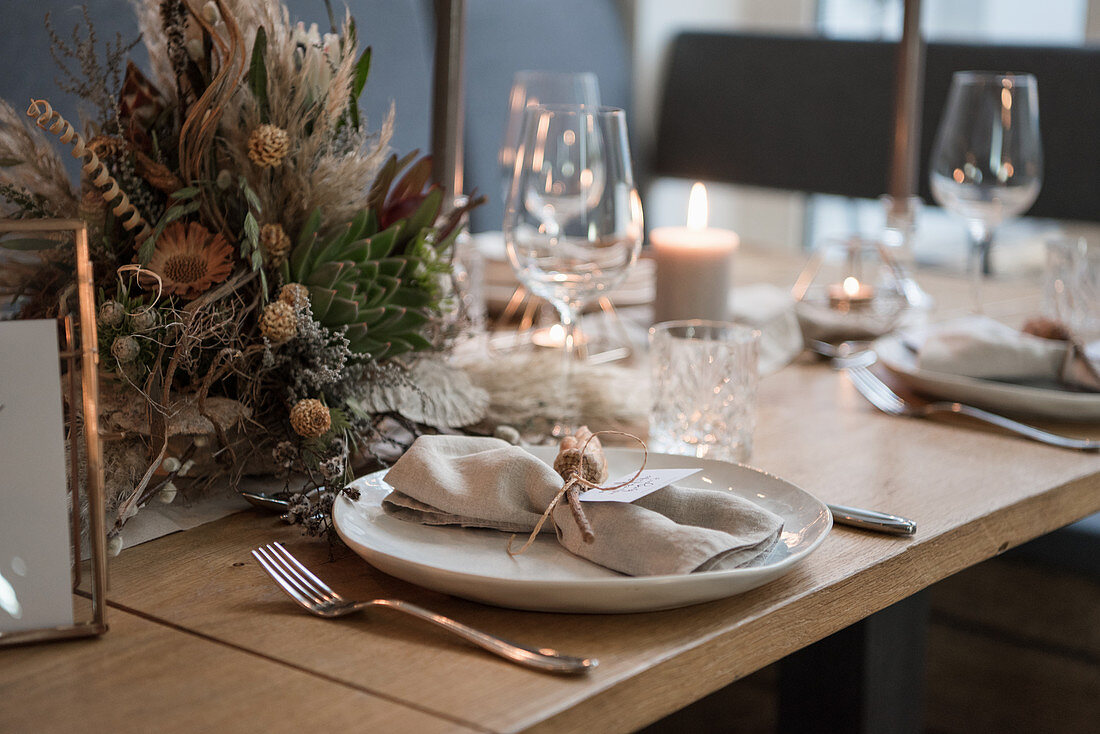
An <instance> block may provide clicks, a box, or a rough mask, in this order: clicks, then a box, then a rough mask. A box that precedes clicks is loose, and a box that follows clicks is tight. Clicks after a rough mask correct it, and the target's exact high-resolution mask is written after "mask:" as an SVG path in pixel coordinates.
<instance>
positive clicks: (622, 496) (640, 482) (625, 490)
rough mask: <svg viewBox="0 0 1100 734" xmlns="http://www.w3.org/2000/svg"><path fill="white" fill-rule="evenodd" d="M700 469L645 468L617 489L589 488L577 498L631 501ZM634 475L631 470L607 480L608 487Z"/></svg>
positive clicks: (585, 500) (696, 472)
mask: <svg viewBox="0 0 1100 734" xmlns="http://www.w3.org/2000/svg"><path fill="white" fill-rule="evenodd" d="M701 471H703V470H702V469H646V470H645V471H643V472H642V473H641V474H639V475H638V478H637V479H635V480H634V481H632V482H630V484H627V485H625V486H623V487H619V488H618V489H607V490H603V489H590V490H588V491H587V492H584V493H583V494H581V495H580V496H579V497H578V499H579V500H580V501H581V502H633V501H634V500H639V499H641V498H642V497H645V496H646V495H647V494H653V493H654V492H656V491H657V490H658V489H664V488H665V487H667V486H668V485H670V484H672V483H673V482H678V481H680V480H681V479H686V478H688V477H690V476H691V475H692V474H698V473H699V472H701ZM632 476H634V472H631V473H629V474H627V475H625V476H622V477H619V478H618V479H613V480H611V481H609V482H607V486H608V487H614V486H615V485H617V484H622V483H623V482H625V481H627V480H628V479H630V478H631V477H632Z"/></svg>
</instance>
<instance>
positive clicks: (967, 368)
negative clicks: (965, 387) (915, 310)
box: [917, 316, 1100, 391]
mask: <svg viewBox="0 0 1100 734" xmlns="http://www.w3.org/2000/svg"><path fill="white" fill-rule="evenodd" d="M917 366H918V367H919V368H920V369H923V370H929V371H932V372H943V373H945V374H950V375H962V376H964V377H976V378H984V379H993V380H1002V381H1005V382H1017V383H1035V382H1039V383H1042V382H1048V383H1062V384H1064V385H1066V386H1069V387H1074V388H1078V389H1084V390H1097V391H1100V377H1098V376H1097V374H1096V371H1095V368H1094V367H1093V366H1092V365H1090V364H1089V360H1088V358H1087V357H1086V356H1085V353H1084V350H1083V349H1081V348H1080V347H1078V346H1077V345H1075V344H1073V343H1071V342H1065V341H1058V340H1055V339H1043V338H1041V337H1037V336H1033V335H1031V334H1025V333H1024V332H1022V331H1017V330H1016V329H1013V328H1012V327H1011V326H1006V325H1005V324H1002V323H1001V322H999V321H994V320H993V319H991V318H989V317H987V316H967V317H964V318H961V319H956V320H954V321H950V322H947V323H945V324H942V325H940V326H938V327H936V328H935V329H933V330H931V331H929V332H928V334H927V335H926V336H925V338H924V342H923V343H922V344H920V345H919V346H918V349H917Z"/></svg>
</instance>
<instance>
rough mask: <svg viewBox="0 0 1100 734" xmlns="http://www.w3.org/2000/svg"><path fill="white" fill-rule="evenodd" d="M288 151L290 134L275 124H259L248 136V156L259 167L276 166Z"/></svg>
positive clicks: (280, 163)
mask: <svg viewBox="0 0 1100 734" xmlns="http://www.w3.org/2000/svg"><path fill="white" fill-rule="evenodd" d="M289 151H290V136H288V135H287V133H286V130H283V129H282V128H281V127H276V126H275V125H267V124H264V125H260V126H259V127H257V128H256V129H255V130H253V131H252V134H251V135H249V136H248V157H249V158H250V159H252V162H253V163H255V164H256V165H257V166H259V167H260V168H278V167H279V166H281V165H282V164H283V159H284V158H286V155H287V153H288V152H289Z"/></svg>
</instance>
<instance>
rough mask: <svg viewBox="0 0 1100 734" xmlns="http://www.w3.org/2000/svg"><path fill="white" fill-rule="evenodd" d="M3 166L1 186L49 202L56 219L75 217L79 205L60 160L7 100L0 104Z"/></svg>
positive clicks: (0, 150) (1, 160) (0, 170)
mask: <svg viewBox="0 0 1100 734" xmlns="http://www.w3.org/2000/svg"><path fill="white" fill-rule="evenodd" d="M0 162H2V163H3V164H4V165H2V166H0V184H5V185H8V186H12V187H14V188H17V189H26V190H27V191H28V192H30V193H31V194H32V195H34V196H37V197H41V198H42V199H43V200H44V201H47V202H49V205H50V207H51V208H52V212H51V213H52V214H53V215H54V216H58V217H75V216H76V210H77V205H78V204H79V201H78V198H77V195H76V193H74V192H73V189H72V184H71V183H70V182H69V176H68V174H67V173H66V172H65V166H64V164H62V162H61V157H60V156H59V155H58V153H57V151H56V150H55V149H54V148H53V146H52V145H50V142H49V141H48V140H47V139H46V136H45V135H44V134H43V133H42V131H41V130H39V129H38V128H36V127H32V126H31V125H29V124H28V123H27V122H26V115H22V114H19V113H17V112H16V111H15V109H14V108H12V106H11V105H9V104H8V103H7V102H5V101H4V100H0ZM4 214H5V215H7V214H11V212H4Z"/></svg>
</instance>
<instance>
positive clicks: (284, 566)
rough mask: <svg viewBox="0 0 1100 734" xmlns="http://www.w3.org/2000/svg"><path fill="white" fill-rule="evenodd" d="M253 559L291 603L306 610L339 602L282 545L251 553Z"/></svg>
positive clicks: (259, 549) (275, 544)
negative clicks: (296, 603) (293, 602)
mask: <svg viewBox="0 0 1100 734" xmlns="http://www.w3.org/2000/svg"><path fill="white" fill-rule="evenodd" d="M252 555H253V556H254V557H255V558H256V560H257V561H258V562H259V564H260V566H262V567H263V569H264V570H265V571H267V573H268V575H269V576H271V578H273V579H274V580H275V583H277V584H279V586H280V587H282V589H283V591H285V592H286V593H287V594H288V595H289V596H290V598H291V599H293V600H294V601H296V602H298V603H299V604H301V605H302V606H304V607H306V608H307V609H312V608H314V607H316V606H318V605H321V604H330V603H332V602H337V601H340V596H339V595H338V594H337V593H336V592H334V591H333V590H332V589H331V588H329V586H328V585H327V584H326V583H325V582H324V581H321V579H319V578H317V576H315V575H314V574H313V572H312V571H310V570H309V569H308V568H306V567H305V566H303V565H302V563H301V562H300V561H299V560H298V559H297V558H295V557H294V556H292V555H291V554H290V551H288V550H287V549H286V548H284V547H283V545H282V543H269V544H268V545H265V546H262V547H260V548H257V549H255V550H254V551H252Z"/></svg>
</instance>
